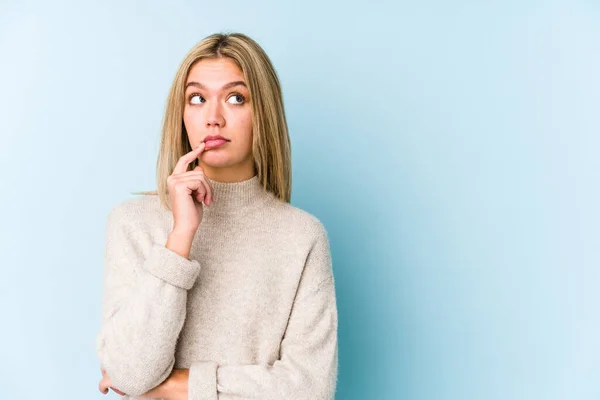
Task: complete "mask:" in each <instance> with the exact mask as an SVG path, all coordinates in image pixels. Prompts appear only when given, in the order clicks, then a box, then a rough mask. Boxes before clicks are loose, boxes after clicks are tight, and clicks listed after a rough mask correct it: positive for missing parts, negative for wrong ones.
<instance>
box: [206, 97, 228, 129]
mask: <svg viewBox="0 0 600 400" xmlns="http://www.w3.org/2000/svg"><path fill="white" fill-rule="evenodd" d="M207 108H208V110H207V112H208V114H207V116H206V126H207V127H214V126H218V127H220V128H222V127H223V126H225V118H223V113H222V112H221V106H220V105H219V104H218V103H213V104H211V105H209V106H208V107H207Z"/></svg>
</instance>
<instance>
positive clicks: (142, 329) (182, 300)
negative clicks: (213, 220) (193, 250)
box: [96, 207, 200, 396]
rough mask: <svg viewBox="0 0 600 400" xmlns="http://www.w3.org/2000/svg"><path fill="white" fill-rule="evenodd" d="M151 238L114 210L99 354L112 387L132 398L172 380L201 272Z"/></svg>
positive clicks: (107, 247) (107, 249) (109, 231)
mask: <svg viewBox="0 0 600 400" xmlns="http://www.w3.org/2000/svg"><path fill="white" fill-rule="evenodd" d="M148 237H149V235H148V232H145V231H144V230H143V229H140V228H139V227H137V226H136V225H135V224H134V223H132V221H131V220H130V219H129V218H128V214H127V213H126V212H125V210H124V209H123V208H122V207H115V208H114V209H113V210H111V212H110V213H109V216H108V219H107V224H106V236H105V247H104V257H103V285H102V323H101V327H100V331H99V333H98V335H97V337H96V351H97V354H98V357H99V359H100V365H101V368H103V369H105V370H106V373H107V374H108V376H109V377H110V379H111V382H112V383H113V385H114V386H115V387H116V388H117V389H119V390H121V391H123V392H125V393H127V394H128V395H133V396H136V395H141V394H143V393H146V392H147V391H149V390H150V389H153V388H154V387H156V386H158V385H159V384H160V383H162V382H163V381H164V380H165V379H166V378H167V377H168V376H169V375H170V373H171V371H172V369H173V367H174V364H175V345H176V342H177V338H178V337H179V333H180V331H181V329H182V327H183V323H184V321H185V316H186V302H187V291H188V290H189V289H190V288H191V287H192V286H193V285H194V282H195V280H196V278H197V277H198V274H199V272H200V265H199V263H198V261H196V260H188V259H187V258H185V257H182V256H180V255H179V254H177V253H175V252H173V251H171V250H170V249H168V248H166V247H165V243H155V242H153V241H151V240H149V239H148Z"/></svg>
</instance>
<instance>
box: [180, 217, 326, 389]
mask: <svg viewBox="0 0 600 400" xmlns="http://www.w3.org/2000/svg"><path fill="white" fill-rule="evenodd" d="M337 326H338V315H337V306H336V296H335V287H334V279H333V271H332V265H331V254H330V248H329V242H328V240H327V234H326V231H325V230H324V228H321V230H320V234H319V235H318V238H317V240H316V242H315V243H314V245H313V247H312V249H311V251H310V253H309V255H308V257H307V260H306V263H305V267H304V271H303V274H302V278H301V281H300V284H299V287H298V291H297V294H296V299H295V301H294V304H293V306H292V311H291V314H290V318H289V321H288V325H287V328H286V332H285V335H284V337H283V339H282V342H281V349H280V358H279V359H278V360H276V361H275V362H274V363H273V364H256V365H224V366H218V365H217V364H216V363H215V362H213V361H199V362H196V363H194V364H192V365H191V367H190V371H189V378H188V379H189V381H188V399H189V400H234V399H236V400H242V399H256V400H258V399H260V400H265V399H278V400H279V399H286V400H304V399H306V400H332V399H333V398H334V395H335V390H336V384H337V371H338V344H337Z"/></svg>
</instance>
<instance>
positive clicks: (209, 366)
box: [188, 361, 218, 400]
mask: <svg viewBox="0 0 600 400" xmlns="http://www.w3.org/2000/svg"><path fill="white" fill-rule="evenodd" d="M217 368H218V366H217V363H216V362H214V361H200V362H195V363H193V364H192V366H191V367H190V371H189V375H188V400H217Z"/></svg>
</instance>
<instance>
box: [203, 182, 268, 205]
mask: <svg viewBox="0 0 600 400" xmlns="http://www.w3.org/2000/svg"><path fill="white" fill-rule="evenodd" d="M206 179H207V180H208V181H209V182H210V184H211V186H212V189H213V195H214V202H213V203H211V204H210V205H209V206H206V207H204V210H205V212H206V211H207V212H209V213H213V212H216V213H219V214H224V213H226V214H236V213H239V212H244V211H249V210H250V209H253V208H255V207H256V206H259V205H260V204H262V203H263V202H265V201H266V200H267V199H268V198H269V197H270V196H269V192H267V191H266V190H265V189H263V187H262V185H261V184H260V182H259V180H258V175H254V176H253V177H252V178H250V179H246V180H245V181H241V182H219V181H214V180H212V179H210V178H209V177H206Z"/></svg>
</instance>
